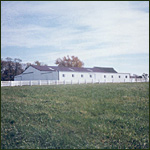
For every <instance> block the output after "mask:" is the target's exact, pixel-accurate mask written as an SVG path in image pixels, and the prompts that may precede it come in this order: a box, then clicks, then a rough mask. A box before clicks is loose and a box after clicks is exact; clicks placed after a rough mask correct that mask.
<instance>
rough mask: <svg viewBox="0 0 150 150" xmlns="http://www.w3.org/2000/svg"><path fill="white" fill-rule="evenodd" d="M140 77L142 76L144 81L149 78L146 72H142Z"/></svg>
mask: <svg viewBox="0 0 150 150" xmlns="http://www.w3.org/2000/svg"><path fill="white" fill-rule="evenodd" d="M142 77H143V78H144V80H145V82H147V81H148V78H149V76H148V74H146V73H143V74H142Z"/></svg>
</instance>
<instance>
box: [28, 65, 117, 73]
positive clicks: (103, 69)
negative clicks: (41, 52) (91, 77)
mask: <svg viewBox="0 0 150 150" xmlns="http://www.w3.org/2000/svg"><path fill="white" fill-rule="evenodd" d="M31 66H32V67H33V68H35V69H37V70H40V71H67V72H68V71H69V72H103V73H117V71H115V70H114V68H106V67H94V68H79V67H64V66H37V65H31Z"/></svg>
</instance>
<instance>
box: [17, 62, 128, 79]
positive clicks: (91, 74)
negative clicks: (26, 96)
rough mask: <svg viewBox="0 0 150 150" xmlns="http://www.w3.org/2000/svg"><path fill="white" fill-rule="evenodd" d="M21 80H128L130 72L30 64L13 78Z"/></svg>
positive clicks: (101, 68) (100, 68) (102, 68)
mask: <svg viewBox="0 0 150 150" xmlns="http://www.w3.org/2000/svg"><path fill="white" fill-rule="evenodd" d="M22 80H24V81H25V80H58V81H62V82H63V81H72V82H78V81H80V82H92V81H94V82H130V73H118V72H117V71H115V70H114V69H113V68H104V67H93V68H78V67H62V66H37V65H31V66H29V67H28V68H27V69H26V70H25V71H24V72H23V73H22V74H20V75H17V76H15V78H14V81H22Z"/></svg>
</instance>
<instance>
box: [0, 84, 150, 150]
mask: <svg viewBox="0 0 150 150" xmlns="http://www.w3.org/2000/svg"><path fill="white" fill-rule="evenodd" d="M12 148H13V149H15V148H16V149H31V148H32V149H48V148H49V149H56V148H57V149H58V148H61V149H82V148H84V149H86V148H89V149H104V148H105V149H106V148H109V149H120V148H121V149H125V148H127V149H148V148H149V83H123V84H121V83H120V84H87V85H54V86H23V87H2V88H1V149H12Z"/></svg>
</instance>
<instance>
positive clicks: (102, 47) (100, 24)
mask: <svg viewBox="0 0 150 150" xmlns="http://www.w3.org/2000/svg"><path fill="white" fill-rule="evenodd" d="M148 10H149V3H148V2H128V1H125V2H123V1H122V2H110V1H109V2H108V1H107V2H104V1H100V2H98V1H95V2H83V1H80V2H74V1H72V2H67V1H64V2H47V1H44V2H29V1H28V2H23V1H22V2H21V1H20V2H4V1H3V2H2V15H1V17H2V19H1V20H2V21H1V46H2V49H3V48H5V47H8V46H16V47H20V48H21V47H26V48H33V49H35V48H37V47H42V46H43V47H54V48H55V50H56V51H55V52H54V51H53V50H52V49H50V50H49V52H46V53H45V54H42V53H41V54H40V56H41V57H43V58H45V59H46V57H50V56H51V57H52V56H53V57H52V60H54V59H56V58H57V57H58V56H59V57H62V56H64V55H67V54H69V55H77V56H78V57H80V58H82V59H83V60H85V61H87V60H93V59H96V58H101V57H109V56H117V55H127V54H140V53H146V54H148V53H149V12H148ZM41 52H42V50H41ZM38 55H39V54H38Z"/></svg>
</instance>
